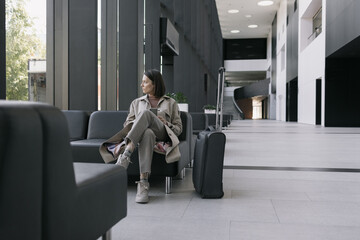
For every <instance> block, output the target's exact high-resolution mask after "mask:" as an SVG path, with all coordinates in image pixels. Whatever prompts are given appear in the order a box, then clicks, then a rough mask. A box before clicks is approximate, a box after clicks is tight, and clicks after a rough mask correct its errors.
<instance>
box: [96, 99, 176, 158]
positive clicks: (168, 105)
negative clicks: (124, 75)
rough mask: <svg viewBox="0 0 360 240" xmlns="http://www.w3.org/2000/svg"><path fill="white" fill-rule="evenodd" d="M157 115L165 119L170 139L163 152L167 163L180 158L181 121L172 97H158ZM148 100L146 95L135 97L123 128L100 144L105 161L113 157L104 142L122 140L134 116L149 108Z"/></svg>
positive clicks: (118, 141)
mask: <svg viewBox="0 0 360 240" xmlns="http://www.w3.org/2000/svg"><path fill="white" fill-rule="evenodd" d="M157 107H158V116H161V117H163V118H164V119H165V120H166V121H167V125H165V129H166V132H167V135H168V137H169V139H170V140H171V143H172V145H171V147H169V148H168V149H167V151H166V154H165V159H166V162H167V163H172V162H176V161H179V160H180V156H181V155H180V151H179V146H178V145H179V139H178V138H177V136H179V135H180V134H181V132H182V123H181V118H180V112H179V107H178V105H177V103H176V102H175V100H174V99H172V98H170V97H168V96H163V97H161V98H160V100H159V103H158V106H157ZM150 108H151V106H150V102H149V100H148V99H147V95H145V96H142V97H140V98H137V99H135V100H134V101H133V102H132V103H131V105H130V110H129V114H128V116H127V118H126V121H125V123H124V128H123V129H122V130H121V131H119V132H118V133H116V134H115V135H114V136H112V137H111V138H109V139H108V140H106V141H105V142H104V143H103V144H101V146H100V154H101V156H102V158H103V159H104V161H105V162H106V163H109V162H112V161H114V160H115V159H114V157H113V155H112V154H110V153H109V152H108V151H107V149H106V146H105V143H120V142H122V141H123V140H124V138H125V137H126V135H127V133H128V132H129V131H130V130H131V127H132V124H133V122H134V121H135V119H136V117H137V116H138V115H139V114H140V113H141V112H142V111H143V110H146V109H150Z"/></svg>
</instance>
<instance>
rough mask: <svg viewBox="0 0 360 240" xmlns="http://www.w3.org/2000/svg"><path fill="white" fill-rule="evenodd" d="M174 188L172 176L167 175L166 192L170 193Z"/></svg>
mask: <svg viewBox="0 0 360 240" xmlns="http://www.w3.org/2000/svg"><path fill="white" fill-rule="evenodd" d="M171 188H172V177H165V193H166V194H170V193H171Z"/></svg>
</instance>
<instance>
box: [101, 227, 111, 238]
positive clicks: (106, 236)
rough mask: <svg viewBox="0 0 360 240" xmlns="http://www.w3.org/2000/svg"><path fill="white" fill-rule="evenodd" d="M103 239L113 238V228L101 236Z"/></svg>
mask: <svg viewBox="0 0 360 240" xmlns="http://www.w3.org/2000/svg"><path fill="white" fill-rule="evenodd" d="M101 240H111V228H110V229H109V230H108V231H107V232H106V233H104V234H103V235H102V236H101Z"/></svg>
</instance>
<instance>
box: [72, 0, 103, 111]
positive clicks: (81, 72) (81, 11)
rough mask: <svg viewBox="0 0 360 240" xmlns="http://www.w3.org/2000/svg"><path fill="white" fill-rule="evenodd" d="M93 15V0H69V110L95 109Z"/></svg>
mask: <svg viewBox="0 0 360 240" xmlns="http://www.w3.org/2000/svg"><path fill="white" fill-rule="evenodd" d="M94 16H95V17H94ZM96 16H97V1H96V0H76V1H75V0H72V1H69V109H82V110H89V111H94V110H97V109H98V106H97V102H98V101H97V100H98V98H97V96H98V94H97V18H96Z"/></svg>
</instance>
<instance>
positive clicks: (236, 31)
mask: <svg viewBox="0 0 360 240" xmlns="http://www.w3.org/2000/svg"><path fill="white" fill-rule="evenodd" d="M230 32H231V33H239V32H240V31H239V30H231V31H230Z"/></svg>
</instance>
